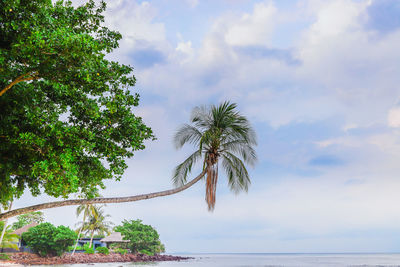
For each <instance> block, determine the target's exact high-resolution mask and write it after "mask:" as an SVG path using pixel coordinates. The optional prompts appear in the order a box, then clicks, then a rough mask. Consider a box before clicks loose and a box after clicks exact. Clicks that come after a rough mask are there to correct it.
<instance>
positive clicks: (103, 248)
mask: <svg viewBox="0 0 400 267" xmlns="http://www.w3.org/2000/svg"><path fill="white" fill-rule="evenodd" d="M96 251H97V252H98V253H100V254H104V255H108V254H110V251H109V250H108V248H107V247H98V248H96Z"/></svg>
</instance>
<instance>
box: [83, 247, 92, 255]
mask: <svg viewBox="0 0 400 267" xmlns="http://www.w3.org/2000/svg"><path fill="white" fill-rule="evenodd" d="M85 254H94V249H93V248H88V247H87V248H85Z"/></svg>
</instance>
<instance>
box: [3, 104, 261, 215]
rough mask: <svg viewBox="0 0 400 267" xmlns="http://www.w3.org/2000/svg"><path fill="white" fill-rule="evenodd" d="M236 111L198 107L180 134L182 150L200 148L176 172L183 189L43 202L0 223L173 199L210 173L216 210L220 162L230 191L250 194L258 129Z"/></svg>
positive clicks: (229, 107) (228, 107)
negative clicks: (194, 171)
mask: <svg viewBox="0 0 400 267" xmlns="http://www.w3.org/2000/svg"><path fill="white" fill-rule="evenodd" d="M235 108H236V104H231V103H229V102H224V103H222V104H221V105H219V106H217V107H216V106H211V107H209V108H207V107H197V108H195V109H194V110H193V112H192V123H193V124H194V126H191V125H184V126H183V127H182V128H181V129H180V130H179V131H178V132H177V134H176V136H175V142H176V144H177V147H178V148H180V147H182V146H183V145H184V144H185V143H192V144H194V145H196V146H197V150H196V151H195V152H194V153H193V154H192V155H191V156H189V157H188V158H187V159H186V160H185V161H184V162H183V163H182V164H180V165H179V166H178V167H177V168H176V169H175V175H174V178H173V180H174V183H175V185H176V186H179V185H181V186H179V187H176V188H174V189H169V190H164V191H159V192H154V193H148V194H140V195H133V196H126V197H108V198H105V197H96V198H92V199H69V200H62V201H53V202H48V203H42V204H38V205H33V206H29V207H24V208H19V209H14V210H11V211H7V212H4V213H0V220H4V219H7V218H10V217H13V216H16V215H19V214H25V213H27V212H31V211H37V210H43V209H50V208H57V207H63V206H71V205H87V204H105V203H123V202H133V201H139V200H145V199H150V198H156V197H162V196H169V195H172V194H176V193H179V192H181V191H183V190H186V189H188V188H189V187H191V186H192V185H194V184H195V183H197V182H198V181H199V180H201V179H202V178H203V177H204V176H205V175H206V174H207V175H206V177H207V181H206V200H207V203H208V206H209V208H210V210H212V209H213V208H214V205H215V190H216V184H217V179H218V164H219V163H220V160H221V163H222V167H223V168H224V169H225V170H226V172H227V176H228V182H229V186H230V188H231V189H232V190H233V191H234V192H239V191H242V190H244V191H246V190H247V188H248V186H249V184H250V178H249V175H248V172H247V170H246V168H245V166H244V163H248V164H249V165H254V163H255V162H256V158H257V157H256V153H255V151H254V148H253V146H255V145H256V144H257V142H256V137H255V133H254V130H253V129H252V128H251V126H250V123H249V122H248V120H247V119H246V118H245V117H244V116H242V115H240V114H239V113H238V112H237V111H235ZM200 158H202V159H203V170H202V172H201V173H200V174H199V175H197V177H195V178H194V179H193V180H191V181H190V182H187V183H185V182H186V179H187V175H188V174H189V172H190V171H191V168H192V166H193V164H195V163H196V161H198V160H199V159H200ZM241 158H242V159H243V161H244V162H243V161H242V160H241ZM183 183H185V184H183Z"/></svg>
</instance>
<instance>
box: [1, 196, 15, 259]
mask: <svg viewBox="0 0 400 267" xmlns="http://www.w3.org/2000/svg"><path fill="white" fill-rule="evenodd" d="M12 204H13V203H12V201H11V202H10V206H8V212H10V211H11V208H12ZM7 222H8V218H6V219H5V220H4V227H3V230H2V231H1V236H0V246H1V251H2V252H3V246H2V243H3V238H4V234H5V233H6V228H7Z"/></svg>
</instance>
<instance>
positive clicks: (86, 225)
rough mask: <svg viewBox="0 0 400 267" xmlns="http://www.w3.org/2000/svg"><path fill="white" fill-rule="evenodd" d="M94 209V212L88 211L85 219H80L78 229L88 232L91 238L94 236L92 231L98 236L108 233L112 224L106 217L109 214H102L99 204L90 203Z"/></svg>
mask: <svg viewBox="0 0 400 267" xmlns="http://www.w3.org/2000/svg"><path fill="white" fill-rule="evenodd" d="M92 206H93V209H94V211H95V212H94V213H90V214H89V216H88V220H87V221H82V222H81V223H80V224H81V226H80V227H79V229H80V231H82V232H84V233H86V234H88V233H90V238H91V240H92V239H93V238H94V233H97V234H98V235H100V236H104V235H105V234H110V229H111V225H112V224H113V223H112V222H110V221H107V220H106V219H107V218H109V217H110V215H106V214H104V211H103V210H102V207H101V206H98V205H92Z"/></svg>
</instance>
